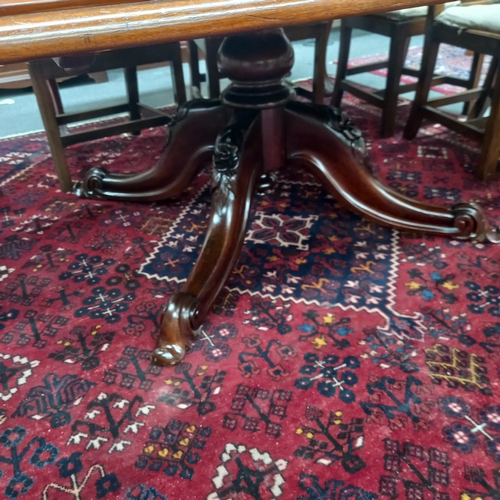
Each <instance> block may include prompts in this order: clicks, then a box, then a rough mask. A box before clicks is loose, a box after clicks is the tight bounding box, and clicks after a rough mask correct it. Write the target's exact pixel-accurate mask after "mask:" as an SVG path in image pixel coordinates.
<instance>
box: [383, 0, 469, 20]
mask: <svg viewBox="0 0 500 500" xmlns="http://www.w3.org/2000/svg"><path fill="white" fill-rule="evenodd" d="M459 4H460V2H459V1H453V2H446V3H445V5H444V7H445V9H449V8H450V7H454V6H455V5H459ZM380 15H381V16H385V17H389V18H391V19H395V20H397V21H405V20H409V19H412V18H413V17H423V16H426V15H427V6H426V5H424V6H423V7H411V8H410V9H400V10H391V11H389V12H384V13H381V14H380Z"/></svg>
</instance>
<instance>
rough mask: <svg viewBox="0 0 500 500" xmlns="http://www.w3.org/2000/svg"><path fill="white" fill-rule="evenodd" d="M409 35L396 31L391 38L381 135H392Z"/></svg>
mask: <svg viewBox="0 0 500 500" xmlns="http://www.w3.org/2000/svg"><path fill="white" fill-rule="evenodd" d="M409 43H410V37H408V36H407V35H405V34H404V33H403V32H402V31H401V32H400V31H397V32H396V34H395V35H394V36H393V37H392V38H391V47H390V50H389V62H388V67H387V82H386V87H385V93H384V106H383V108H382V124H381V129H380V136H381V137H392V136H393V135H394V129H395V127H396V109H397V106H398V97H399V92H398V90H399V83H400V81H401V75H402V73H403V66H404V64H405V58H406V53H407V51H408V46H409Z"/></svg>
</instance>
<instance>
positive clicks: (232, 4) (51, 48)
mask: <svg viewBox="0 0 500 500" xmlns="http://www.w3.org/2000/svg"><path fill="white" fill-rule="evenodd" d="M15 1H16V0H10V1H9V0H8V1H7V2H6V3H7V4H13V3H15ZM124 1H126V0H124ZM442 1H443V0H385V1H381V0H213V1H204V0H203V1H202V0H163V1H146V2H140V1H138V2H137V3H124V4H120V5H109V6H96V5H94V6H92V7H88V3H87V6H86V7H85V8H70V9H68V8H64V9H62V10H53V4H54V1H52V2H50V3H51V4H52V6H51V10H50V11H46V12H45V11H42V12H41V11H40V2H39V1H34V2H32V4H33V10H32V11H30V9H29V5H30V2H20V3H23V4H24V5H23V10H22V12H23V13H22V14H20V15H6V14H5V13H4V14H3V15H2V9H1V7H2V5H1V3H0V64H6V63H13V62H19V61H27V60H33V59H37V58H43V57H54V56H60V55H67V54H76V53H82V52H97V51H102V50H108V49H115V48H127V47H131V46H138V45H148V44H153V43H162V42H169V41H178V40H187V39H191V38H201V37H207V36H215V35H217V36H221V35H227V34H230V33H237V32H242V31H251V30H257V29H265V28H272V27H281V26H288V25H292V24H302V23H308V22H315V21H320V20H327V19H337V18H341V17H345V16H349V15H358V14H367V13H374V12H380V11H387V10H394V9H402V8H407V7H417V6H421V5H428V4H433V3H434V4H435V3H442ZM42 3H43V2H42ZM56 3H57V2H56ZM60 3H61V6H62V7H64V4H67V3H68V2H65V1H64V0H61V2H60ZM81 3H82V5H85V4H86V2H84V1H82V2H81ZM110 3H112V2H110ZM76 4H77V2H76V1H75V0H72V1H71V7H73V6H74V5H76ZM4 12H7V13H8V12H9V11H8V10H7V9H6V10H5V11H4ZM10 12H12V10H11V11H10Z"/></svg>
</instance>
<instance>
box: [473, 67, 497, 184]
mask: <svg viewBox="0 0 500 500" xmlns="http://www.w3.org/2000/svg"><path fill="white" fill-rule="evenodd" d="M499 157H500V68H498V69H497V71H496V82H495V85H494V91H493V98H492V101H491V114H490V116H489V118H488V121H487V122H486V129H485V132H484V138H483V145H482V149H481V157H480V158H479V164H478V167H477V176H478V177H479V179H481V180H484V181H487V180H490V179H492V178H493V177H494V176H495V175H496V173H497V167H498V161H499Z"/></svg>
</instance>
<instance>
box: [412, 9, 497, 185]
mask: <svg viewBox="0 0 500 500" xmlns="http://www.w3.org/2000/svg"><path fill="white" fill-rule="evenodd" d="M442 43H446V44H450V45H454V46H457V47H462V48H464V49H466V50H471V51H475V52H477V53H481V54H489V55H491V56H492V61H491V63H490V67H489V70H488V72H487V75H486V78H485V80H484V83H483V84H482V85H481V86H478V85H476V86H475V88H471V89H468V90H466V91H464V92H460V93H457V94H453V95H450V96H444V97H438V98H429V92H430V89H431V86H432V73H433V71H434V67H435V65H436V59H437V53H438V50H439V46H440V44H442ZM423 57H424V59H423V60H424V62H423V65H422V68H421V71H420V77H419V81H418V87H417V94H416V97H415V100H414V101H413V105H412V107H411V112H410V116H409V118H408V122H407V124H406V127H405V130H404V134H403V135H404V137H405V138H406V139H413V138H415V136H416V135H417V132H418V130H419V128H420V126H421V124H422V120H423V119H424V118H425V119H429V120H432V121H433V122H436V123H440V124H442V125H444V126H446V127H448V128H449V129H451V130H454V131H455V132H458V133H460V134H463V135H465V136H467V137H469V138H472V139H476V140H477V141H479V142H480V143H481V154H480V158H479V162H478V165H477V167H476V175H477V177H478V178H479V179H480V180H484V181H486V180H490V179H492V178H494V177H495V176H496V175H497V174H498V160H499V156H500V3H499V2H484V1H482V2H471V1H468V2H462V3H461V4H460V5H457V6H453V7H451V8H449V9H445V10H443V9H440V8H438V7H429V14H428V17H427V28H426V35H425V46H424V56H423ZM459 102H472V107H471V109H470V111H469V113H467V115H466V116H457V115H456V114H452V113H449V112H446V111H444V110H442V109H439V108H441V107H442V106H446V105H448V104H454V103H459ZM488 107H489V108H490V114H489V116H485V112H486V111H487V109H488Z"/></svg>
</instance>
